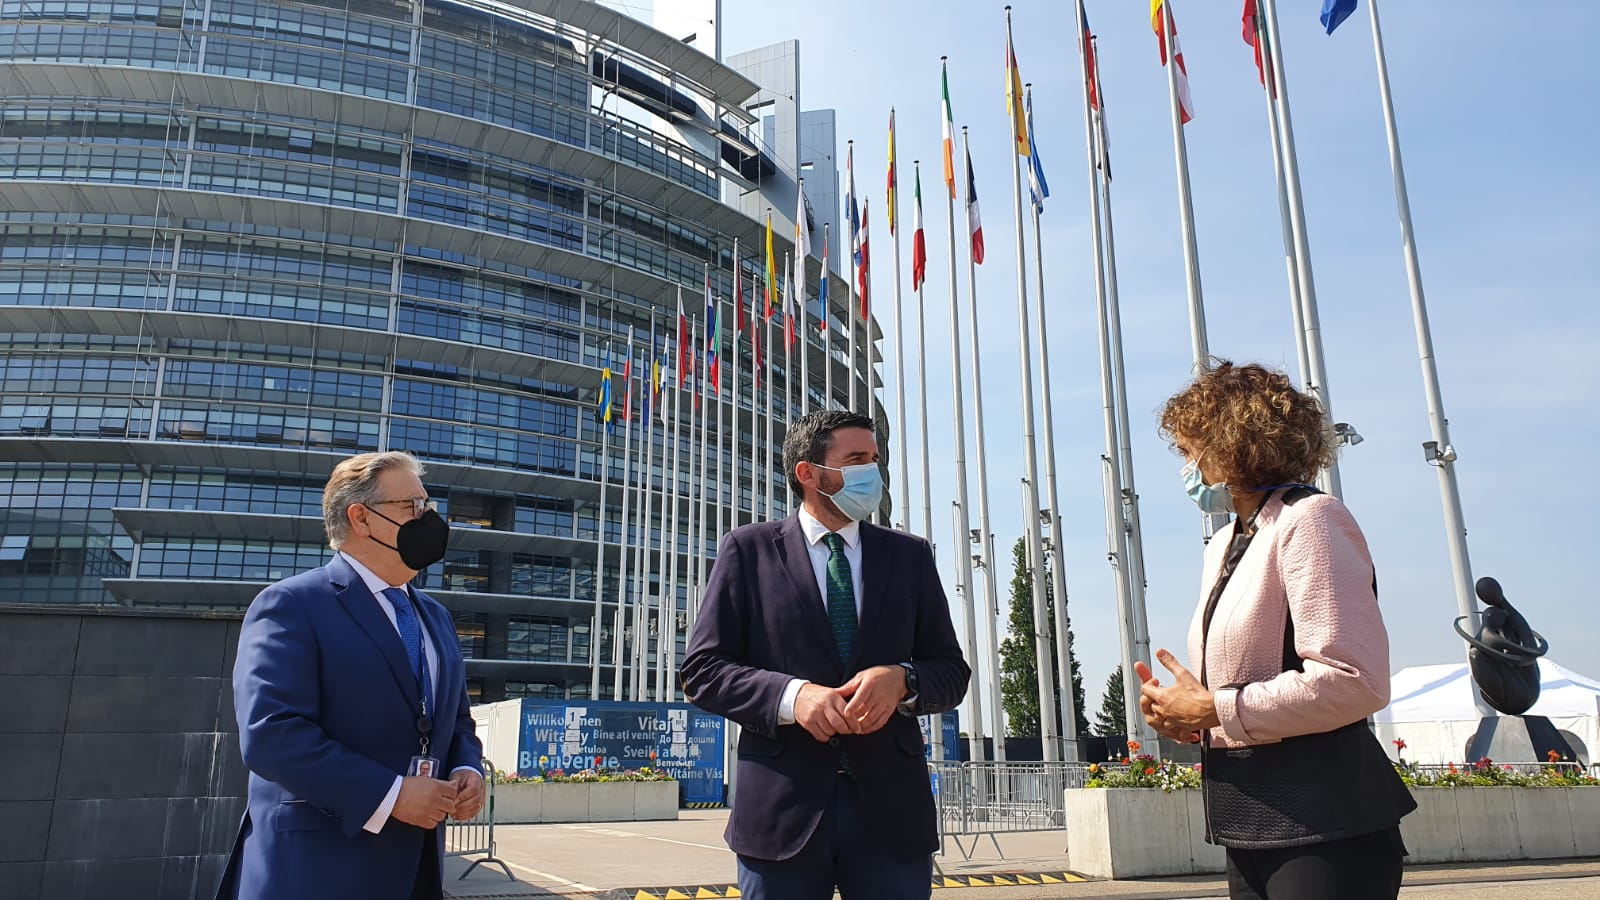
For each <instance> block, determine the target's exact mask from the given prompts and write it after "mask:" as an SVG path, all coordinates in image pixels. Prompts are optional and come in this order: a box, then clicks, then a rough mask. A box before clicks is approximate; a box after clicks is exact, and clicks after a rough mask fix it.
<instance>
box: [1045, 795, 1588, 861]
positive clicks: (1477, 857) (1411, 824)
mask: <svg viewBox="0 0 1600 900" xmlns="http://www.w3.org/2000/svg"><path fill="white" fill-rule="evenodd" d="M1412 795H1413V796H1415V797H1416V798H1417V810H1416V812H1413V813H1412V814H1411V815H1409V816H1406V817H1405V818H1404V819H1402V820H1401V822H1400V832H1401V834H1402V835H1403V836H1404V838H1405V843H1406V849H1408V850H1410V851H1411V855H1410V856H1408V857H1407V858H1406V862H1407V863H1411V864H1415V863H1436V862H1484V861H1489V860H1506V859H1561V858H1566V857H1587V856H1600V788H1592V787H1578V788H1528V787H1456V788H1451V787H1436V788H1435V787H1428V788H1416V789H1414V790H1413V791H1412ZM1065 809H1066V815H1067V857H1068V859H1069V860H1070V865H1071V866H1072V868H1073V870H1074V871H1077V872H1081V873H1083V874H1084V875H1089V876H1092V877H1096V878H1139V877H1145V876H1154V875H1188V874H1200V873H1211V872H1221V871H1222V870H1223V866H1224V862H1225V860H1224V855H1223V850H1222V848H1220V847H1215V846H1212V845H1210V844H1207V843H1206V842H1205V809H1204V807H1203V805H1202V800H1201V794H1200V792H1199V791H1194V790H1186V791H1174V792H1172V793H1170V794H1169V793H1164V792H1162V791H1159V790H1151V789H1121V788H1110V789H1104V788H1075V789H1069V790H1068V791H1067V792H1066V796H1065Z"/></svg>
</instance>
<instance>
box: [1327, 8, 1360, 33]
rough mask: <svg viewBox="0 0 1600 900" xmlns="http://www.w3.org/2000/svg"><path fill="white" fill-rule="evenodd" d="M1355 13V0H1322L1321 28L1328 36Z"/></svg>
mask: <svg viewBox="0 0 1600 900" xmlns="http://www.w3.org/2000/svg"><path fill="white" fill-rule="evenodd" d="M1355 11H1356V0H1322V27H1323V28H1326V29H1328V33H1329V34H1333V30H1334V29H1335V28H1338V27H1339V25H1340V24H1341V23H1342V22H1344V20H1345V19H1348V18H1350V14H1351V13H1353V12H1355Z"/></svg>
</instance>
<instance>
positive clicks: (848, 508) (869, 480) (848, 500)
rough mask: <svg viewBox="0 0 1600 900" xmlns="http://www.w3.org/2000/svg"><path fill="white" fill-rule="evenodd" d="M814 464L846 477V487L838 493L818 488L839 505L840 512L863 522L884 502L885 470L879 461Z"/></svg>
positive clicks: (835, 504) (819, 491)
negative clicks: (853, 463)
mask: <svg viewBox="0 0 1600 900" xmlns="http://www.w3.org/2000/svg"><path fill="white" fill-rule="evenodd" d="M812 465H813V466H816V467H817V468H819V469H828V470H829V471H833V472H838V473H839V476H840V477H841V478H843V479H844V487H842V488H840V489H839V490H838V492H837V493H833V494H830V493H828V492H827V491H824V490H821V489H820V488H819V489H818V493H820V494H822V496H824V497H827V498H828V499H829V500H832V501H833V505H834V506H837V507H839V512H842V513H844V514H845V515H847V516H849V517H850V518H851V519H853V520H855V521H857V522H861V521H865V520H866V519H869V518H871V517H872V514H873V513H875V512H877V511H878V506H879V505H880V504H881V503H882V502H883V472H882V471H881V470H880V469H879V468H878V464H877V463H863V464H862V465H859V466H843V467H837V466H825V465H823V464H821V463H812Z"/></svg>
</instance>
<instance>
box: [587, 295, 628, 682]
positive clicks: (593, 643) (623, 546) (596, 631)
mask: <svg viewBox="0 0 1600 900" xmlns="http://www.w3.org/2000/svg"><path fill="white" fill-rule="evenodd" d="M622 370H623V371H624V372H627V373H629V375H630V376H631V374H632V372H633V326H631V325H630V326H628V358H627V359H625V360H623V363H622ZM632 389H633V379H632V378H631V377H626V378H623V380H622V395H623V396H622V408H623V410H624V412H631V411H632V410H631V407H632V402H631V400H632V394H631V393H630V392H631V391H632ZM632 449H633V425H632V423H631V422H629V421H628V420H627V419H626V418H624V419H623V422H622V484H621V485H620V486H619V487H620V489H621V491H622V519H621V523H622V525H621V531H620V533H619V534H618V536H617V538H618V540H617V616H616V618H618V619H620V618H621V615H622V603H623V600H624V599H625V598H626V596H627V585H628V552H627V547H628V499H629V497H628V485H629V483H630V482H631V481H632V476H633V468H632V466H630V465H628V454H629V452H630V451H632ZM603 520H604V517H602V522H603ZM604 534H605V532H604V530H603V529H602V531H601V535H602V537H603V536H604ZM601 546H602V548H603V547H604V542H603V541H602V544H601ZM604 562H605V557H604V550H603V549H602V552H601V558H600V563H601V565H600V566H597V567H596V569H597V570H599V569H600V568H602V567H603V565H604ZM600 587H601V586H600V582H599V581H598V580H597V581H596V582H595V589H594V596H595V608H596V611H595V621H594V625H593V631H591V632H590V634H589V659H590V660H591V662H592V663H593V665H592V666H591V667H590V668H591V669H592V671H591V673H590V679H589V697H590V699H593V700H598V699H600V623H601V620H602V619H603V618H604V616H605V613H604V611H603V610H602V609H601V608H600V606H601V603H602V602H603V598H604V596H605V595H604V593H603V592H602V591H601V589H600Z"/></svg>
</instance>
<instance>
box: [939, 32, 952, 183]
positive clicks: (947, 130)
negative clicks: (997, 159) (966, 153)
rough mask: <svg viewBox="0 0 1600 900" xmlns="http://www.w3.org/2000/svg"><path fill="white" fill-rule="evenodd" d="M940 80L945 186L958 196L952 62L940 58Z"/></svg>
mask: <svg viewBox="0 0 1600 900" xmlns="http://www.w3.org/2000/svg"><path fill="white" fill-rule="evenodd" d="M939 65H940V66H941V67H942V68H941V70H940V73H939V81H940V83H941V84H942V85H943V87H944V186H945V187H947V188H949V189H950V199H952V200H954V199H955V198H956V117H955V115H954V114H953V113H951V112H950V64H949V63H947V62H945V61H943V60H940V63H939Z"/></svg>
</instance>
